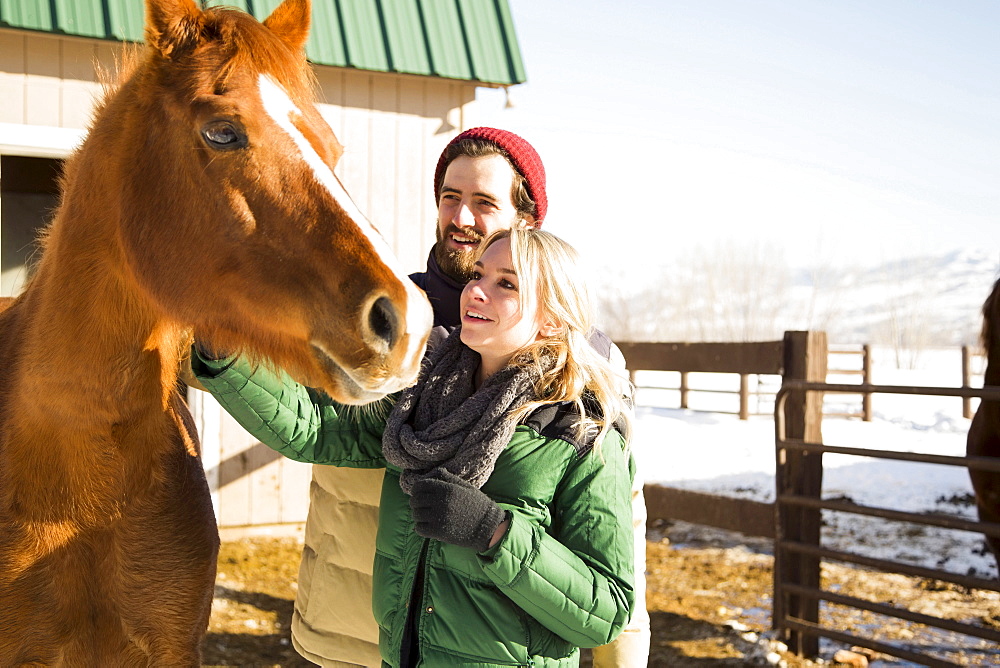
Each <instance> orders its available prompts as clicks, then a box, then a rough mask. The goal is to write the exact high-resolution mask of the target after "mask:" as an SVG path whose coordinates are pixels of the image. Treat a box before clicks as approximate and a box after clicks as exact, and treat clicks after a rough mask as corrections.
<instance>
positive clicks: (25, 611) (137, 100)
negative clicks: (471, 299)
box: [0, 0, 430, 666]
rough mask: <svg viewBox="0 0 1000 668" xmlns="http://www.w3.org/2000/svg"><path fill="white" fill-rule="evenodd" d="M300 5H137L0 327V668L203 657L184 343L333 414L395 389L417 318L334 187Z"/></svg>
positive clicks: (417, 330)
mask: <svg viewBox="0 0 1000 668" xmlns="http://www.w3.org/2000/svg"><path fill="white" fill-rule="evenodd" d="M309 12H310V7H309V2H308V0H285V2H283V3H282V4H281V5H280V6H279V7H278V8H277V9H275V10H274V12H273V13H272V14H271V15H270V17H269V18H268V19H267V20H266V21H264V22H263V24H261V23H258V22H257V21H256V20H255V19H253V18H252V17H251V16H250V15H249V14H246V13H243V12H239V11H236V10H230V9H218V8H215V9H207V10H204V11H203V10H201V9H199V7H198V6H197V5H196V4H195V3H194V1H193V0H146V46H145V47H144V49H143V51H142V53H141V54H140V55H139V56H138V57H137V58H136V59H135V62H134V63H133V64H132V66H131V68H130V70H129V71H128V72H125V73H123V75H122V76H121V77H120V79H119V84H118V85H117V87H116V89H115V90H113V91H110V92H109V93H108V94H107V95H106V96H105V99H104V100H103V102H102V104H101V105H100V107H99V109H98V111H97V113H96V116H95V118H94V121H93V123H92V126H91V130H90V133H89V135H88V138H87V139H86V141H85V143H84V144H83V146H82V147H81V148H80V150H79V151H78V152H77V153H76V154H75V155H74V156H73V157H72V158H71V160H70V161H69V162H68V163H67V165H66V171H65V175H64V177H63V183H62V188H63V191H62V199H61V203H60V207H59V209H58V211H57V213H56V215H55V218H54V220H53V222H52V224H51V226H50V228H49V230H48V231H47V234H46V237H45V239H44V240H43V254H42V257H41V260H40V261H39V264H38V267H37V270H36V272H35V275H34V276H33V277H32V278H31V280H30V282H29V284H28V286H27V287H26V289H25V291H24V292H23V294H22V295H21V296H19V297H18V298H17V299H16V301H14V302H13V304H11V305H9V306H8V307H7V308H6V310H5V311H4V312H3V313H2V314H0V666H17V665H60V666H147V665H149V666H152V665H156V666H198V665H200V657H199V654H200V653H199V643H200V640H201V638H202V636H203V635H204V633H205V630H206V628H207V624H208V616H209V610H210V605H211V599H212V590H213V582H214V578H215V560H216V554H217V549H218V532H217V530H216V525H215V518H214V514H213V510H212V505H211V500H210V496H209V490H208V486H207V484H206V480H205V474H204V470H203V468H202V465H201V460H200V456H199V451H198V443H197V438H196V434H195V431H194V428H193V426H192V423H191V420H190V416H189V415H188V412H187V409H186V407H185V405H184V402H183V400H182V399H181V397H180V395H179V394H178V392H177V389H176V378H177V375H178V368H179V366H180V365H181V363H182V361H183V359H184V356H185V354H186V351H187V350H189V347H190V341H191V332H192V331H197V332H199V334H200V335H204V336H205V338H206V339H207V340H208V341H210V342H212V344H213V345H215V346H217V347H220V348H226V349H240V350H244V351H246V352H247V353H248V354H251V355H253V356H256V357H259V358H261V359H264V358H267V359H270V360H272V361H273V362H274V363H275V364H276V365H278V366H281V367H282V368H285V369H287V370H289V371H290V373H292V375H293V376H296V377H297V378H298V379H300V380H301V381H302V382H304V383H306V384H308V385H311V386H314V387H318V388H321V389H322V390H324V391H325V392H327V393H328V394H330V395H331V396H333V397H335V398H338V399H341V400H343V401H345V402H347V403H365V402H367V401H370V400H372V399H374V398H377V397H380V396H382V395H384V394H386V393H389V392H392V391H395V390H397V389H399V388H401V387H404V386H405V385H406V384H408V383H409V382H411V381H412V380H413V378H414V376H415V374H416V371H417V369H418V365H419V360H420V357H421V355H422V352H423V346H424V343H425V340H426V336H427V332H428V331H429V328H430V307H429V305H428V304H427V302H426V299H425V298H424V296H423V295H422V294H421V293H420V292H419V291H417V290H416V289H415V288H414V287H413V286H412V284H411V282H410V281H409V280H408V279H407V278H406V276H405V275H404V274H402V273H401V272H400V271H399V270H398V269H397V268H395V266H394V265H395V261H394V260H393V259H392V258H391V257H390V254H388V252H387V246H386V244H385V242H384V241H383V240H382V239H381V237H380V236H379V235H378V234H377V233H376V232H375V230H374V229H373V228H372V227H371V225H370V224H369V223H368V222H367V221H366V220H365V219H364V217H363V216H362V215H361V214H360V213H359V212H358V210H357V208H356V207H355V206H354V205H353V203H352V202H351V200H350V198H349V197H348V196H347V195H346V193H345V192H344V190H343V188H342V187H341V185H340V183H339V181H338V180H337V178H336V177H335V176H334V173H333V167H334V165H335V164H336V163H337V160H338V159H339V157H340V155H341V153H342V148H341V146H340V144H339V143H338V142H337V140H336V138H335V137H334V135H333V133H332V132H331V130H330V128H329V127H328V126H327V125H326V123H325V122H324V121H323V120H322V118H321V116H320V114H319V112H318V111H317V110H316V108H315V106H314V103H313V82H312V79H311V75H310V70H309V68H308V65H307V63H306V60H305V57H304V54H303V45H304V43H305V40H306V36H307V33H308V23H309Z"/></svg>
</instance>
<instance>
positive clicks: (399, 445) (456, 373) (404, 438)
mask: <svg viewBox="0 0 1000 668" xmlns="http://www.w3.org/2000/svg"><path fill="white" fill-rule="evenodd" d="M460 334H461V328H459V329H456V330H454V331H453V332H452V333H451V335H450V336H449V337H448V338H447V339H446V340H445V341H443V342H442V343H441V344H440V345H439V346H438V347H437V348H436V349H435V350H433V351H431V352H430V353H429V354H428V356H427V357H425V358H424V361H423V368H422V369H421V371H420V378H419V380H417V383H416V385H413V386H412V387H409V388H407V389H406V390H403V392H402V394H401V395H400V397H399V400H398V401H397V402H396V405H395V406H394V407H393V409H392V412H391V413H390V414H389V418H388V420H387V421H386V425H385V434H384V435H383V436H382V452H383V454H384V455H385V458H386V460H387V461H388V462H389V463H391V464H394V465H396V466H398V467H400V468H401V469H403V473H402V475H401V476H400V479H399V486H400V487H401V488H402V489H403V491H404V492H406V493H407V494H409V493H410V489H411V488H412V486H413V483H414V482H415V481H416V480H419V479H420V478H421V477H423V476H425V475H426V474H428V473H430V472H431V471H433V470H434V469H436V468H445V469H447V470H448V471H450V472H451V473H454V474H455V475H457V476H459V477H461V478H463V479H464V480H466V481H468V482H469V483H470V484H472V485H474V486H475V487H477V488H479V487H482V486H483V483H485V482H486V480H487V479H488V478H489V477H490V474H491V473H493V467H494V466H495V465H496V461H497V458H498V457H499V456H500V453H501V452H502V451H503V449H504V447H506V446H507V444H508V443H509V442H510V439H511V436H512V435H513V434H514V429H515V428H516V427H517V424H516V420H514V419H513V416H512V413H513V412H514V411H516V410H517V409H518V408H520V407H521V406H523V405H524V404H525V403H527V402H528V401H531V400H533V399H534V398H535V392H534V383H535V380H536V378H538V372H537V370H536V369H535V368H534V367H533V366H531V365H526V366H517V365H509V366H507V367H505V368H503V369H501V370H500V371H498V372H497V373H495V374H493V375H492V376H490V377H489V378H488V379H486V381H485V382H484V383H483V384H482V386H481V387H480V388H479V389H478V390H475V389H474V379H475V375H476V369H477V368H478V367H479V363H480V357H479V353H477V352H475V351H474V350H472V349H471V348H469V347H468V346H466V345H465V344H464V343H462V340H461V339H460V338H459V336H460Z"/></svg>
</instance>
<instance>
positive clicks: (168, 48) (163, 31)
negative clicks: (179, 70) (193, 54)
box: [146, 0, 203, 58]
mask: <svg viewBox="0 0 1000 668" xmlns="http://www.w3.org/2000/svg"><path fill="white" fill-rule="evenodd" d="M202 19H203V15H202V12H201V10H200V9H199V8H198V6H197V5H196V4H195V3H194V0H146V43H147V44H149V45H150V46H152V47H153V48H155V49H156V50H158V51H159V52H160V53H161V54H162V55H163V56H164V57H165V58H169V57H170V56H171V55H172V54H175V53H177V52H179V51H183V50H185V47H187V46H188V45H191V44H193V43H194V42H195V41H197V39H198V36H199V35H200V34H201V24H202Z"/></svg>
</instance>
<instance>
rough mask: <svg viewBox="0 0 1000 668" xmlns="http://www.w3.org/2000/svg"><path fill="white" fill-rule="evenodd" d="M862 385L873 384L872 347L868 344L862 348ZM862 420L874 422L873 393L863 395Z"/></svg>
mask: <svg viewBox="0 0 1000 668" xmlns="http://www.w3.org/2000/svg"><path fill="white" fill-rule="evenodd" d="M861 383H862V384H863V385H871V383H872V347H871V346H870V345H868V344H867V343H866V344H865V345H863V346H861ZM861 419H862V420H863V421H865V422H871V421H872V393H871V392H865V393H864V394H862V395H861Z"/></svg>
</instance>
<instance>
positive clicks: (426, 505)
mask: <svg viewBox="0 0 1000 668" xmlns="http://www.w3.org/2000/svg"><path fill="white" fill-rule="evenodd" d="M410 510H411V511H413V521H414V523H415V524H416V528H417V533H418V534H420V535H421V536H423V537H424V538H434V539H436V540H440V541H442V542H444V543H451V544H452V545H459V546H461V547H471V548H472V549H473V550H475V551H476V552H482V551H484V550H485V549H486V548H488V547H489V546H490V540H492V538H493V534H494V533H495V532H496V530H497V527H499V526H500V523H501V522H503V521H504V518H505V517H506V516H507V513H506V512H504V511H503V510H501V508H500V506H498V505H497V504H496V502H494V501H493V499H491V498H490V497H488V496H487V495H486V494H485V493H483V492H482V491H480V490H478V489H476V488H475V487H473V486H472V485H470V484H469V483H467V482H466V481H464V480H462V479H461V478H459V477H458V476H457V475H455V474H454V473H451V472H450V471H446V470H444V469H435V470H434V471H433V472H431V473H430V474H429V475H428V476H427V477H426V478H422V479H420V480H418V481H416V482H415V483H413V489H412V491H411V493H410Z"/></svg>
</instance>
